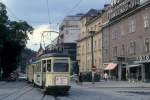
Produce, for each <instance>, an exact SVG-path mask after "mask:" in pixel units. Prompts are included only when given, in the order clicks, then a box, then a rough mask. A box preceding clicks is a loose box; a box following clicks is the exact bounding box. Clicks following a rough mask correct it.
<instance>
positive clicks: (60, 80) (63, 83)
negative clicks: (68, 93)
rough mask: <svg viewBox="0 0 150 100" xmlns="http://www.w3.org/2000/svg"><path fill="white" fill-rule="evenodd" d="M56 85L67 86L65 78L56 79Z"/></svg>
mask: <svg viewBox="0 0 150 100" xmlns="http://www.w3.org/2000/svg"><path fill="white" fill-rule="evenodd" d="M56 85H67V77H56Z"/></svg>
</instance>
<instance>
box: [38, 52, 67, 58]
mask: <svg viewBox="0 0 150 100" xmlns="http://www.w3.org/2000/svg"><path fill="white" fill-rule="evenodd" d="M47 57H69V56H68V55H66V54H61V53H49V54H44V55H42V56H41V57H39V58H41V59H42V58H47Z"/></svg>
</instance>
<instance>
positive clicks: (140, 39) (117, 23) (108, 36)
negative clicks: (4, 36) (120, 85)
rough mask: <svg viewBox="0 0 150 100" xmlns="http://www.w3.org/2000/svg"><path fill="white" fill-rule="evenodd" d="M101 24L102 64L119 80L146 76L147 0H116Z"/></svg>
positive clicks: (149, 44)
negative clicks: (104, 23)
mask: <svg viewBox="0 0 150 100" xmlns="http://www.w3.org/2000/svg"><path fill="white" fill-rule="evenodd" d="M113 1H114V3H113V5H112V7H111V10H110V16H109V18H110V20H109V23H108V24H107V25H106V26H105V27H103V32H102V33H103V42H102V43H103V66H105V65H106V66H105V67H107V66H108V65H109V64H110V63H116V64H117V65H116V66H114V67H113V69H109V68H108V67H109V66H108V67H107V68H106V69H107V71H109V72H110V73H109V74H110V76H111V77H115V78H117V79H119V80H129V79H135V80H143V81H145V80H150V63H149V62H150V60H149V55H150V51H149V50H150V34H149V33H150V1H149V0H118V2H116V1H115V0H113Z"/></svg>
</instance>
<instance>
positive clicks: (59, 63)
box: [53, 60, 69, 72]
mask: <svg viewBox="0 0 150 100" xmlns="http://www.w3.org/2000/svg"><path fill="white" fill-rule="evenodd" d="M53 71H54V72H69V64H68V60H55V61H54V65H53Z"/></svg>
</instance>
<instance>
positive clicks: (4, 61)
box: [0, 3, 33, 78]
mask: <svg viewBox="0 0 150 100" xmlns="http://www.w3.org/2000/svg"><path fill="white" fill-rule="evenodd" d="M32 32H33V28H32V27H31V26H30V25H29V24H28V23H27V22H25V21H19V22H17V21H10V20H8V16H7V11H6V7H5V5H4V4H2V3H0V67H1V68H2V69H3V72H4V73H3V77H4V78H7V77H8V76H9V74H10V73H11V72H13V71H14V70H16V69H17V67H18V64H19V61H20V60H19V58H20V55H21V52H22V50H23V49H24V48H25V46H26V43H27V40H28V39H29V38H28V34H32Z"/></svg>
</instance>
